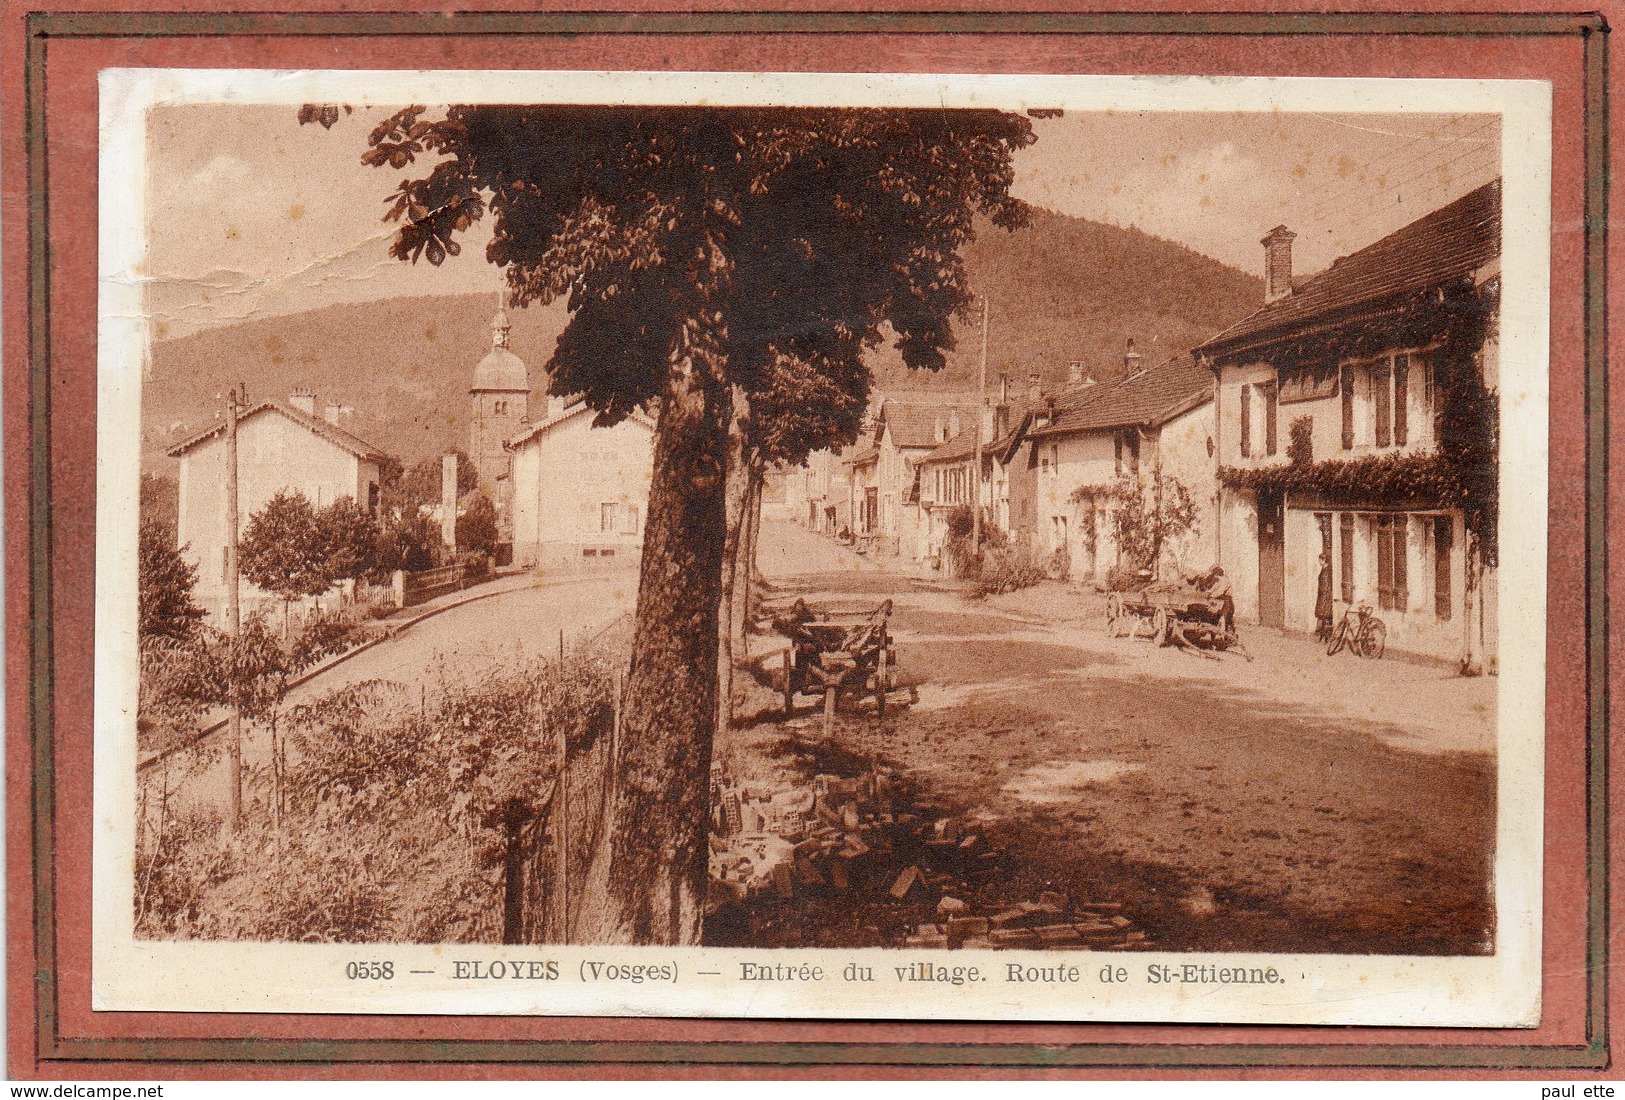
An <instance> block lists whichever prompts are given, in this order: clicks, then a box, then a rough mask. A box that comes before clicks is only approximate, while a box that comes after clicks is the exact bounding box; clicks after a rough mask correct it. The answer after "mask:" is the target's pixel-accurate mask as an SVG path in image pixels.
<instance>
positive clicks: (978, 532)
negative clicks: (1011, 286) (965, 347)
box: [970, 294, 987, 554]
mask: <svg viewBox="0 0 1625 1100" xmlns="http://www.w3.org/2000/svg"><path fill="white" fill-rule="evenodd" d="M976 395H977V396H976V458H975V463H974V464H973V465H972V466H971V475H970V484H971V491H970V493H971V513H970V517H971V518H970V524H971V529H970V544H971V547H972V549H973V550H974V551H975V552H976V553H978V554H979V553H981V551H982V410H983V409H985V408H987V295H986V294H984V295H982V366H981V374H980V377H979V380H978V381H977V384H976Z"/></svg>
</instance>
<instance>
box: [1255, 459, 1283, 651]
mask: <svg viewBox="0 0 1625 1100" xmlns="http://www.w3.org/2000/svg"><path fill="white" fill-rule="evenodd" d="M1285 503H1286V501H1285V496H1284V494H1283V493H1281V492H1280V491H1279V490H1270V489H1260V490H1259V491H1258V623H1259V625H1260V626H1275V627H1281V626H1285V625H1286V540H1285V535H1284V533H1283V528H1284V526H1285V524H1284V522H1283V521H1284V519H1285V511H1286V509H1285Z"/></svg>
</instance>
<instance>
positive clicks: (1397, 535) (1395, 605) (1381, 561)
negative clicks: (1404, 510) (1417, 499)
mask: <svg viewBox="0 0 1625 1100" xmlns="http://www.w3.org/2000/svg"><path fill="white" fill-rule="evenodd" d="M1376 526H1377V603H1378V605H1379V606H1380V607H1381V608H1382V609H1383V610H1384V611H1404V610H1405V609H1406V607H1407V605H1408V604H1409V603H1410V593H1409V592H1408V591H1407V590H1406V585H1405V548H1406V547H1405V517H1404V516H1382V517H1380V518H1379V519H1378V520H1377V525H1376Z"/></svg>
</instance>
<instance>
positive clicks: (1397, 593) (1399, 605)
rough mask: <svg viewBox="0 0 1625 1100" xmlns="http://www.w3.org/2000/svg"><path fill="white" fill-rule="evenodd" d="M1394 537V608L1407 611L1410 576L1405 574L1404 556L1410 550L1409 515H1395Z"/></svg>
mask: <svg viewBox="0 0 1625 1100" xmlns="http://www.w3.org/2000/svg"><path fill="white" fill-rule="evenodd" d="M1392 529H1393V538H1394V610H1395V611H1409V610H1410V607H1411V586H1410V578H1409V577H1408V576H1407V570H1408V563H1407V561H1406V558H1407V556H1408V554H1409V550H1410V530H1411V523H1410V519H1409V517H1406V516H1395V517H1394V519H1393V528H1392Z"/></svg>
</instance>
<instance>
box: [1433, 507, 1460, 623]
mask: <svg viewBox="0 0 1625 1100" xmlns="http://www.w3.org/2000/svg"><path fill="white" fill-rule="evenodd" d="M1455 543H1456V525H1455V524H1454V523H1453V522H1451V519H1450V517H1449V516H1434V517H1433V614H1434V615H1436V616H1438V617H1439V618H1441V619H1448V618H1450V611H1451V606H1452V604H1453V603H1454V600H1455V593H1454V592H1453V591H1452V590H1451V583H1450V559H1451V556H1452V551H1453V550H1454V549H1455Z"/></svg>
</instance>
